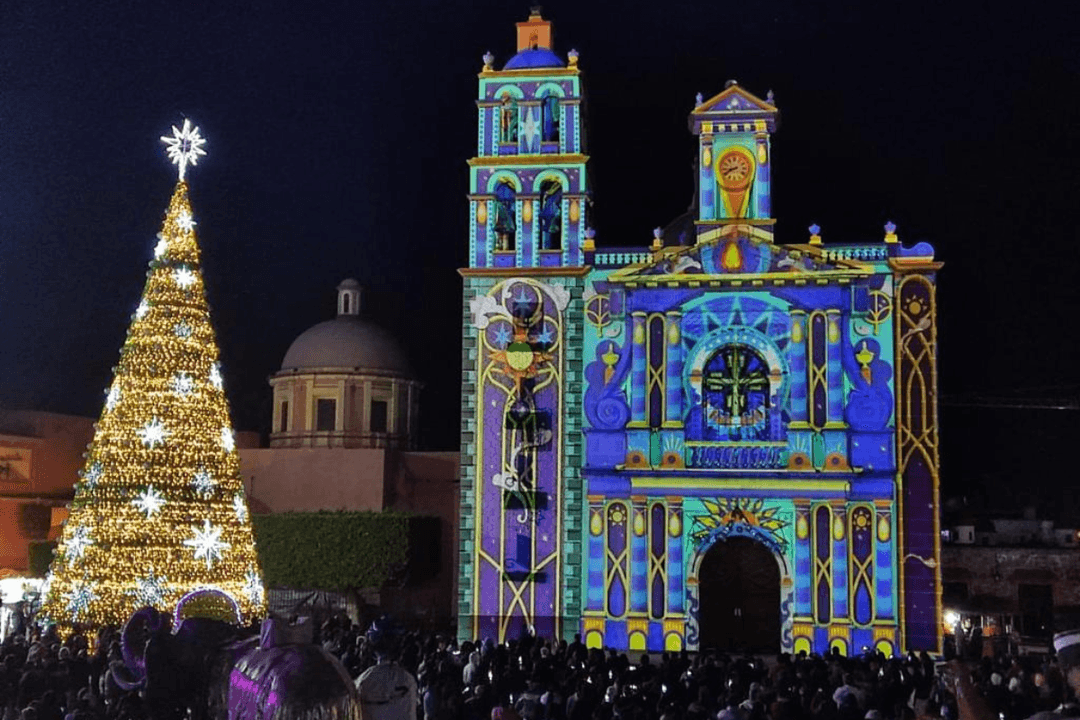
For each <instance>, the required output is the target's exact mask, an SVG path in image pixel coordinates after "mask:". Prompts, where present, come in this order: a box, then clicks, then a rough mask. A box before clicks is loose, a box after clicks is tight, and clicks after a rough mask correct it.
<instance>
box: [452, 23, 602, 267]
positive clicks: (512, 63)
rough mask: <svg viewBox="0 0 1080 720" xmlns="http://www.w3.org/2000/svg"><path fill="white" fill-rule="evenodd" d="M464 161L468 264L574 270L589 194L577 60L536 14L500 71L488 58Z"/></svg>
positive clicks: (519, 26) (520, 25)
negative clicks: (558, 49) (560, 48)
mask: <svg viewBox="0 0 1080 720" xmlns="http://www.w3.org/2000/svg"><path fill="white" fill-rule="evenodd" d="M479 80H480V88H479V93H478V97H477V101H476V105H477V110H478V117H477V148H476V157H474V158H472V159H471V160H469V185H470V187H469V266H470V267H474V268H481V267H483V268H511V267H518V268H524V267H559V266H580V265H581V264H582V263H583V262H584V247H583V245H584V240H585V195H586V191H587V185H586V176H585V163H586V161H587V160H588V158H587V157H586V156H585V155H584V154H583V153H584V138H583V135H582V118H581V77H580V75H579V71H578V53H577V51H575V50H571V51H570V52H569V53H567V56H566V58H565V59H563V58H562V57H560V56H558V55H557V54H556V53H555V52H554V51H553V49H552V28H551V23H550V22H548V21H547V20H544V19H543V17H541V15H540V11H539V9H535V8H534V9H533V11H532V14H531V15H530V16H529V19H528V20H527V21H525V22H520V23H518V24H517V54H515V55H514V56H513V57H511V58H510V59H509V60H508V61H507V62H506V64H505V65H503V67H502V69H501V70H500V69H498V68H496V66H495V56H494V55H492V54H491V53H490V52H488V53H486V54H485V55H484V66H483V69H482V70H481V72H480V76H479Z"/></svg>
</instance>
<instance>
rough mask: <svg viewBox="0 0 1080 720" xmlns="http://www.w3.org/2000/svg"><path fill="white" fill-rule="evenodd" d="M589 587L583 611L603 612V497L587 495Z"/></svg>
mask: <svg viewBox="0 0 1080 720" xmlns="http://www.w3.org/2000/svg"><path fill="white" fill-rule="evenodd" d="M588 503H589V543H588V547H589V562H588V567H589V574H588V583H589V587H588V589H587V591H586V594H585V611H586V612H595V613H603V612H604V496H603V495H589V496H588Z"/></svg>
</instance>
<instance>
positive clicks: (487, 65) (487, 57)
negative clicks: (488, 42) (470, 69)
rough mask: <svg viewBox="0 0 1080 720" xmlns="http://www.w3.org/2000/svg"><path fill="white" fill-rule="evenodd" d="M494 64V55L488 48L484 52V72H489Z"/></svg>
mask: <svg viewBox="0 0 1080 720" xmlns="http://www.w3.org/2000/svg"><path fill="white" fill-rule="evenodd" d="M494 65H495V56H494V55H492V54H491V51H490V50H488V51H487V52H486V53H484V72H491V70H492V69H493V66H494Z"/></svg>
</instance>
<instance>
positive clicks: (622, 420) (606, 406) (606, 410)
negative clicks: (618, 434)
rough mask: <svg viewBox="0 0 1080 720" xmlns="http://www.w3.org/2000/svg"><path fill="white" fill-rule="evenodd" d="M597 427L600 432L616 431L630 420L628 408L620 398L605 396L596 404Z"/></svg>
mask: <svg viewBox="0 0 1080 720" xmlns="http://www.w3.org/2000/svg"><path fill="white" fill-rule="evenodd" d="M596 419H597V420H599V421H600V422H599V423H597V427H598V428H599V429H601V430H617V429H619V428H621V427H624V426H625V425H626V423H627V421H628V420H630V406H629V405H627V404H626V401H625V400H623V399H622V398H621V397H618V396H615V395H607V396H605V397H602V398H600V400H599V401H598V402H597V403H596Z"/></svg>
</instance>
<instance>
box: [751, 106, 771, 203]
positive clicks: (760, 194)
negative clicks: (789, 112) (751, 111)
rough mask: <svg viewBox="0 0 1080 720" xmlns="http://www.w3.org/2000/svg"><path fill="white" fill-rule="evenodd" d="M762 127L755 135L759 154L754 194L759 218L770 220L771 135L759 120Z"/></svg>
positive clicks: (755, 143) (755, 144)
mask: <svg viewBox="0 0 1080 720" xmlns="http://www.w3.org/2000/svg"><path fill="white" fill-rule="evenodd" d="M758 123H759V124H760V125H761V126H762V127H760V128H759V131H758V132H756V133H754V146H755V149H756V151H757V152H756V154H757V161H758V167H757V173H756V177H755V178H754V194H755V195H756V196H757V216H758V217H759V218H768V217H770V215H771V214H772V202H771V198H770V197H769V188H770V183H769V133H767V132H765V129H764V124H765V123H764V122H763V121H761V120H759V121H758Z"/></svg>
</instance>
